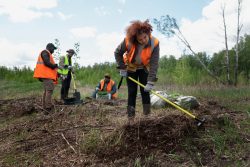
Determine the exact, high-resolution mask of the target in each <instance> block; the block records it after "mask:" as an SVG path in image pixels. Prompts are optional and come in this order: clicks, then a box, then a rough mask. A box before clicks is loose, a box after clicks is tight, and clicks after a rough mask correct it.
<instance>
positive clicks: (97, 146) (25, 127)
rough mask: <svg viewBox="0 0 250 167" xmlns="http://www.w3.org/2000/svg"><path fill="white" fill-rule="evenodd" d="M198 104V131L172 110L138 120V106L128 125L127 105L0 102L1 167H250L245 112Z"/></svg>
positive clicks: (122, 102) (33, 99)
mask: <svg viewBox="0 0 250 167" xmlns="http://www.w3.org/2000/svg"><path fill="white" fill-rule="evenodd" d="M247 100H248V102H250V101H249V99H247ZM199 101H200V103H201V106H200V107H199V108H198V109H196V110H193V111H192V112H193V113H194V114H195V115H197V116H200V117H204V118H206V123H205V124H204V126H203V127H201V128H197V127H196V124H195V122H194V120H193V119H191V118H189V117H187V116H186V115H184V114H182V113H181V112H180V111H178V110H176V109H174V108H165V109H153V110H152V114H151V116H150V117H148V118H144V117H143V115H142V113H141V107H140V106H139V107H138V109H137V113H136V122H135V124H134V125H131V126H129V125H127V124H126V120H127V119H126V118H127V117H126V100H117V101H96V100H91V99H85V100H84V103H83V104H82V105H75V106H65V105H62V104H61V103H60V102H58V101H55V104H56V105H55V111H54V112H53V113H50V114H49V115H45V114H44V113H43V110H42V108H41V107H40V104H41V101H40V98H38V97H33V96H31V97H28V98H20V99H13V100H0V166H248V165H250V154H249V153H250V144H249V142H250V134H249V115H248V114H247V113H246V112H240V111H233V110H230V109H228V108H226V107H224V106H221V105H220V104H219V102H217V101H213V100H209V101H208V100H204V99H199ZM139 103H140V100H139V102H138V104H139Z"/></svg>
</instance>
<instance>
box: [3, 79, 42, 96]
mask: <svg viewBox="0 0 250 167" xmlns="http://www.w3.org/2000/svg"><path fill="white" fill-rule="evenodd" d="M42 89H43V88H42V85H41V82H32V83H24V82H18V81H6V80H0V92H1V97H0V98H1V99H13V98H23V97H29V96H31V95H36V94H39V93H41V91H42Z"/></svg>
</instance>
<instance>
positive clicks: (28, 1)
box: [0, 0, 57, 22]
mask: <svg viewBox="0 0 250 167" xmlns="http://www.w3.org/2000/svg"><path fill="white" fill-rule="evenodd" d="M56 6H57V0H11V1H7V0H0V15H7V16H8V18H9V19H10V21H12V22H29V21H31V20H34V19H37V18H40V17H43V16H46V17H53V14H52V13H50V12H45V11H43V9H51V8H54V7H56Z"/></svg>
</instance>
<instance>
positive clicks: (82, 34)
mask: <svg viewBox="0 0 250 167" xmlns="http://www.w3.org/2000/svg"><path fill="white" fill-rule="evenodd" d="M96 31H97V30H96V28H95V27H78V28H72V29H71V30H70V32H71V34H72V35H73V36H74V37H76V38H93V37H95V36H96Z"/></svg>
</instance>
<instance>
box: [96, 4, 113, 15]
mask: <svg viewBox="0 0 250 167" xmlns="http://www.w3.org/2000/svg"><path fill="white" fill-rule="evenodd" d="M95 12H96V13H97V14H98V15H99V16H107V15H110V12H109V11H108V10H107V9H106V8H105V7H104V6H100V7H96V8H95Z"/></svg>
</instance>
